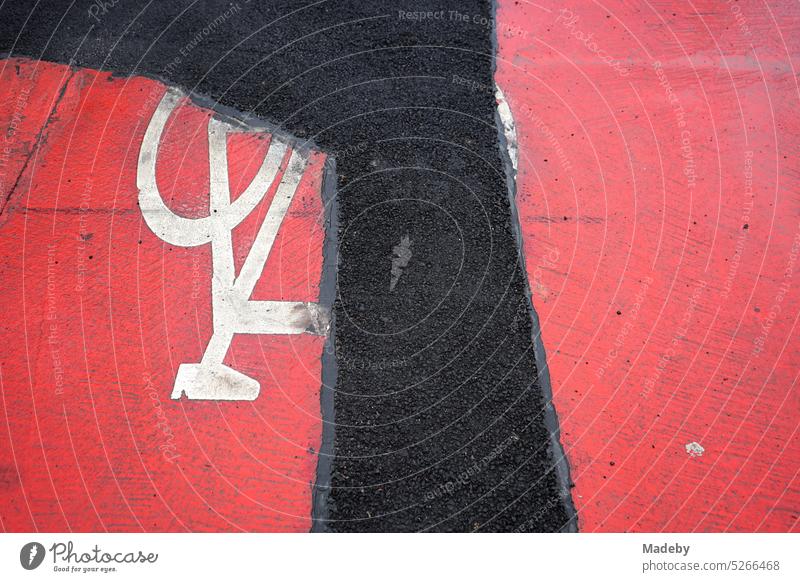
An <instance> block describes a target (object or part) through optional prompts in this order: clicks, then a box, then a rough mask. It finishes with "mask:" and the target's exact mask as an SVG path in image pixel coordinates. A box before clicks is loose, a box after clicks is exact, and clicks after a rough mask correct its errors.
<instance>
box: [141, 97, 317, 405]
mask: <svg viewBox="0 0 800 582" xmlns="http://www.w3.org/2000/svg"><path fill="white" fill-rule="evenodd" d="M182 98H183V94H182V93H180V92H179V91H176V90H173V89H170V90H168V91H167V93H166V94H165V95H164V97H163V98H162V99H161V102H160V103H159V105H158V108H157V109H156V111H155V113H154V114H153V117H152V118H151V120H150V124H149V125H148V127H147V131H146V132H145V136H144V139H143V140H142V147H141V150H140V151H139V166H138V172H137V178H136V183H137V187H138V188H139V206H140V208H141V211H142V215H143V216H144V220H145V222H146V223H147V226H148V227H149V228H150V230H152V231H153V233H154V234H155V235H156V236H158V237H159V238H161V239H162V240H164V241H165V242H167V243H169V244H173V245H177V246H184V247H194V246H199V245H203V244H209V243H210V244H211V256H212V271H213V272H212V275H211V300H212V302H211V307H212V319H213V325H214V332H213V335H212V336H211V340H210V341H209V342H208V346H207V347H206V350H205V353H204V354H203V358H202V360H201V362H200V363H198V364H193V363H184V364H181V365H180V367H179V368H178V374H177V376H176V378H175V386H174V388H173V391H172V398H173V399H179V398H180V397H181V395H182V394H185V395H186V397H187V398H189V399H192V400H254V399H255V398H256V397H257V396H258V394H259V392H260V389H261V387H260V385H259V383H258V381H257V380H255V379H253V378H250V377H249V376H246V375H244V374H242V373H241V372H238V371H236V370H234V369H232V368H229V367H228V366H226V365H225V364H223V363H222V362H223V359H224V358H225V355H226V354H227V352H228V349H229V348H230V345H231V341H232V339H233V336H234V334H237V333H246V334H299V333H313V334H317V335H325V334H326V333H327V332H328V328H329V325H330V314H329V312H328V310H326V309H325V308H323V307H321V306H320V305H318V304H316V303H307V302H302V301H252V300H250V296H251V294H252V292H253V289H254V288H255V285H256V283H257V281H258V279H259V277H260V276H261V274H262V272H263V270H264V265H265V264H266V261H267V258H268V257H269V253H270V250H271V249H272V245H273V244H274V242H275V237H276V236H277V234H278V229H279V228H280V226H281V223H282V222H283V219H284V217H285V216H286V212H287V211H288V210H289V205H290V204H291V203H292V199H293V198H294V194H295V192H296V190H297V186H298V184H299V183H300V179H301V178H302V176H303V172H304V170H305V167H306V163H307V160H306V158H305V157H304V156H303V155H302V154H301V153H299V152H297V151H292V153H291V155H290V157H289V163H288V166H287V168H286V171H285V172H284V174H283V176H282V178H281V181H280V184H279V185H278V188H277V190H276V192H275V196H274V198H273V200H272V202H271V203H270V206H269V210H268V211H267V216H266V217H265V219H264V222H263V223H262V224H261V227H260V228H259V231H258V234H257V235H256V238H255V241H254V242H253V245H252V247H251V249H250V252H249V253H248V255H247V257H246V258H245V261H244V264H243V265H242V269H241V271H240V272H239V276H238V277H236V276H235V267H234V260H233V239H232V231H233V229H234V228H235V227H236V226H237V225H238V224H239V223H241V222H242V220H244V218H245V217H246V216H247V215H248V214H250V212H252V211H253V209H254V208H255V207H256V206H257V205H258V203H259V202H261V201H262V200H263V198H264V196H265V195H266V193H267V191H268V190H269V188H270V186H271V184H272V183H273V182H274V180H275V178H276V176H277V175H278V172H279V170H280V164H281V160H283V158H284V155H285V154H286V151H287V148H288V145H287V144H286V143H284V142H282V141H280V140H279V139H278V138H277V137H275V136H273V138H272V140H271V141H270V145H269V150H268V151H267V154H266V156H265V157H264V161H263V163H262V164H261V167H260V168H259V170H258V172H257V173H256V175H255V177H254V178H253V181H252V182H251V183H250V185H248V187H247V188H246V189H245V191H244V192H243V193H242V195H241V196H239V197H238V198H237V199H236V200H235V201H233V202H231V193H230V185H229V183H228V156H227V136H228V133H230V132H231V131H232V130H233V129H234V128H233V127H232V126H231V125H229V124H227V123H225V122H224V121H221V120H218V119H216V118H212V119H211V120H210V121H209V124H208V150H209V174H210V200H209V202H210V204H209V210H210V211H209V216H207V217H204V218H186V217H184V216H179V215H178V214H175V213H174V212H172V211H171V210H170V209H169V208H168V207H167V205H166V204H165V203H164V200H163V199H162V197H161V194H160V192H159V191H158V185H157V184H156V171H155V170H156V160H157V158H158V145H159V143H160V142H161V136H162V134H163V133H164V127H165V126H166V123H167V120H168V119H169V117H170V115H171V114H172V111H173V110H174V109H175V107H176V106H177V105H178V103H179V102H180V100H181V99H182Z"/></svg>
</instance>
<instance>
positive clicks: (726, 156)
mask: <svg viewBox="0 0 800 582" xmlns="http://www.w3.org/2000/svg"><path fill="white" fill-rule="evenodd" d="M798 12H799V11H798V7H797V5H796V3H792V2H788V1H784V0H778V1H771V2H766V3H764V2H756V3H746V2H738V3H737V2H719V1H711V0H706V1H701V2H689V3H684V2H674V1H670V2H664V1H660V2H655V3H653V2H649V3H638V2H637V3H621V2H614V3H610V4H605V3H597V2H593V3H572V5H563V4H562V3H559V2H553V1H550V0H544V1H542V2H527V1H522V2H511V1H505V0H503V1H502V2H500V3H499V5H498V13H497V18H498V22H497V34H498V40H499V54H498V59H497V60H498V70H497V83H498V84H499V86H500V87H502V89H503V90H504V92H505V95H506V97H507V99H508V101H509V102H510V104H511V109H512V110H513V114H514V118H515V120H516V130H517V133H518V137H519V150H520V161H519V166H520V167H519V177H518V183H517V188H518V192H517V205H518V210H519V214H520V221H521V225H522V231H523V234H524V250H525V258H526V265H527V271H528V276H529V281H530V284H531V287H532V292H533V302H534V305H535V308H536V310H537V312H538V315H539V317H540V319H541V326H542V329H543V338H544V344H545V347H546V350H547V359H548V363H549V368H550V373H551V375H552V384H553V391H554V395H555V396H554V400H555V406H556V409H557V412H558V414H559V419H560V423H561V429H562V441H563V444H564V446H565V448H566V451H567V456H568V459H569V462H570V465H571V471H572V478H573V480H574V481H575V488H574V489H573V496H574V499H575V503H576V505H577V509H578V512H579V524H580V528H581V529H582V531H589V532H591V531H790V530H796V529H798V514H800V478H798V472H800V440H798V424H799V423H800V391H798V384H797V381H798V374H800V352H799V351H798V345H797V327H796V324H797V318H798V314H800V292H798V289H800V259H798V254H799V253H800V215H799V214H798V208H800V200H798V191H800V183H799V181H798V176H800V174H799V173H798V170H800V165H798V158H797V135H798V130H800V121H799V119H800V118H798V116H797V111H798V105H800V103H798V97H799V96H800V92H799V91H798V82H797V70H796V66H795V65H796V64H797V59H798V54H800V53H799V52H798V48H800V30H798V28H799V27H800V19H798ZM691 443H698V444H699V445H700V446H701V447H702V448H703V449H704V452H703V453H702V456H692V455H691V454H689V452H687V449H686V445H691ZM690 449H695V450H696V447H693V446H692V447H690Z"/></svg>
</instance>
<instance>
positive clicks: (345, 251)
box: [0, 0, 575, 531]
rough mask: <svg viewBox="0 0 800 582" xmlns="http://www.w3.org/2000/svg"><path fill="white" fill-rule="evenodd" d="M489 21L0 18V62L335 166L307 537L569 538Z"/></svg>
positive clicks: (291, 7)
mask: <svg viewBox="0 0 800 582" xmlns="http://www.w3.org/2000/svg"><path fill="white" fill-rule="evenodd" d="M34 6H35V8H34ZM93 7H94V8H93ZM456 11H457V14H456ZM420 12H425V13H432V14H433V16H429V15H428V14H426V15H425V18H421V17H420V15H419V13H420ZM415 13H416V14H415ZM492 22H493V8H492V4H491V2H486V1H476V0H461V1H458V2H441V3H438V4H436V5H433V4H431V3H425V2H405V1H404V2H380V1H366V0H338V1H333V0H328V1H323V2H312V3H302V2H296V1H291V2H289V1H287V2H276V1H269V2H256V1H252V2H247V1H245V0H239V1H238V2H237V1H235V0H234V1H230V0H228V1H225V2H220V1H204V2H186V1H170V2H155V1H154V2H149V3H146V2H134V1H132V0H131V1H128V0H125V1H118V2H114V1H107V2H104V3H103V2H99V1H96V0H92V1H83V2H73V3H72V4H71V5H70V4H69V2H65V1H44V2H38V3H36V2H23V1H16V2H6V3H4V4H3V5H2V8H0V51H4V52H5V53H10V54H11V55H12V56H28V57H32V58H38V59H43V60H48V61H55V62H63V63H72V64H75V65H76V66H86V67H92V68H98V69H103V70H109V71H114V72H116V73H118V74H120V75H130V74H138V75H147V76H151V77H157V78H160V79H162V80H164V81H165V82H168V83H170V84H176V85H179V86H181V87H183V88H184V89H186V90H188V91H190V92H193V93H195V94H198V95H206V96H209V97H211V98H213V99H215V100H218V101H219V103H220V104H221V105H222V106H224V107H229V108H235V109H237V110H239V111H242V112H245V113H248V114H251V115H253V116H255V117H258V118H261V119H264V120H268V121H270V122H272V123H275V124H278V125H279V126H281V127H282V128H285V129H286V130H287V131H289V132H291V133H293V134H295V135H297V136H298V137H301V138H303V139H307V140H309V141H311V142H313V143H315V144H317V145H318V146H319V147H321V148H322V149H324V150H326V151H327V152H329V153H330V154H331V155H332V156H334V157H335V166H336V172H337V180H338V182H337V185H336V186H337V188H336V189H337V192H336V196H337V206H338V225H339V231H338V248H339V256H338V280H337V296H336V302H335V318H336V328H335V329H336V332H335V338H334V341H333V342H331V343H329V345H328V348H329V350H330V349H332V350H333V351H334V355H335V361H336V368H337V369H336V370H335V371H334V373H330V371H329V373H328V375H327V376H326V377H327V378H336V386H335V391H333V394H332V395H333V398H332V410H327V411H326V412H327V416H328V418H326V421H328V422H330V420H331V418H330V417H331V413H332V415H333V418H334V419H335V428H334V430H333V432H331V430H330V425H328V427H327V428H326V435H327V437H328V438H329V437H330V436H333V458H332V459H330V458H327V457H326V458H325V459H324V460H323V462H321V465H320V467H321V470H320V487H318V489H317V494H316V495H315V517H316V518H317V519H316V524H315V527H314V529H315V530H331V531H419V530H426V531H476V530H477V531H515V530H516V531H562V530H574V529H575V515H574V512H573V510H572V503H571V499H570V495H569V484H567V483H565V480H566V479H568V478H567V477H565V474H564V471H563V470H561V471H557V470H556V468H557V466H558V464H557V462H556V457H559V460H561V459H560V457H561V452H560V449H559V448H558V447H557V446H554V443H553V442H551V435H552V434H555V430H557V426H556V425H554V421H553V419H554V416H553V415H552V414H550V416H549V418H550V420H548V414H546V407H545V398H544V396H543V394H545V393H546V391H543V389H542V386H541V384H540V382H539V380H538V378H537V367H536V361H537V356H536V354H535V349H534V348H535V344H534V342H533V341H532V339H531V338H532V337H534V335H535V334H534V329H533V321H532V318H531V312H530V300H529V297H528V296H527V295H526V291H527V284H526V280H525V275H524V270H523V269H522V268H521V265H520V259H519V252H518V248H517V244H516V241H515V231H514V228H515V225H514V223H513V218H512V216H513V215H512V208H511V204H510V198H509V196H508V190H507V178H506V168H505V166H504V162H503V159H502V157H501V150H500V144H499V140H498V132H497V126H496V120H495V100H494V96H493V90H492V86H493V78H492V72H493V54H494V45H493V34H494V33H493V28H492V26H493V25H492ZM539 351H541V350H539ZM539 357H540V358H541V357H542V354H541V353H540V354H539ZM330 395H331V393H330V392H328V393H327V395H326V394H323V409H325V402H324V401H325V399H326V398H328V399H329V400H330ZM328 408H329V409H330V402H329V406H328ZM328 446H329V447H330V442H328ZM330 452H331V451H330V450H328V451H327V453H330ZM325 453H326V451H324V450H323V454H325ZM326 461H328V462H326Z"/></svg>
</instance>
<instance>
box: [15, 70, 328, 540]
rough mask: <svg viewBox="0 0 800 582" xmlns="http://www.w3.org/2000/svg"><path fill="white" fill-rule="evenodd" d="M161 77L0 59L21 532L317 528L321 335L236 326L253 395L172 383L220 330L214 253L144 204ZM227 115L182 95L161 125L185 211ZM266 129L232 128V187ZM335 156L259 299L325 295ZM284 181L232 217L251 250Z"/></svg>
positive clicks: (164, 163)
mask: <svg viewBox="0 0 800 582" xmlns="http://www.w3.org/2000/svg"><path fill="white" fill-rule="evenodd" d="M164 91H165V87H164V86H163V85H161V84H160V83H157V82H155V81H152V80H148V79H143V78H131V79H119V78H113V77H112V76H111V75H109V74H106V73H98V72H95V71H91V70H72V69H70V68H68V67H66V66H62V65H54V64H46V63H40V62H39V63H37V62H34V61H27V60H16V59H15V60H6V61H2V62H0V125H2V127H3V136H2V137H3V144H2V145H3V147H4V148H5V150H4V152H3V155H2V160H0V161H2V164H1V165H0V177H2V181H0V195H1V196H2V200H3V203H4V208H3V211H2V215H0V253H2V255H3V257H4V260H3V264H2V267H1V268H0V281H1V282H0V297H1V298H2V299H0V301H2V309H3V314H4V317H3V321H2V324H1V325H0V330H1V331H0V341H1V342H2V344H3V346H4V347H3V352H2V361H1V362H0V396H2V398H1V399H0V410H1V411H2V412H1V413H0V434H2V438H0V508H2V515H0V523H2V527H3V530H5V531H28V530H37V531H106V530H108V531H140V530H143V531H184V530H192V531H239V530H247V531H307V530H309V528H310V525H311V492H312V484H313V481H314V478H315V473H316V462H317V455H316V452H317V451H318V450H319V447H320V442H321V427H322V425H321V420H320V409H319V408H320V400H319V391H320V385H321V380H320V372H321V370H320V367H321V363H320V357H321V353H322V349H323V345H324V338H323V337H319V336H311V335H297V336H275V335H272V336H270V335H247V336H245V335H238V336H235V337H234V340H233V344H232V346H231V350H230V351H229V353H228V356H227V358H226V364H227V365H229V366H231V367H233V368H235V369H236V370H238V371H240V372H243V373H245V374H247V375H249V376H252V377H253V378H256V379H257V380H259V382H260V383H261V387H262V388H261V394H260V396H259V397H258V398H257V399H256V400H255V401H253V402H210V401H192V400H186V399H183V400H181V401H173V400H170V399H169V396H170V393H171V391H172V387H173V382H174V379H175V374H176V372H177V368H178V365H179V364H180V363H183V362H197V361H199V358H200V356H201V355H202V353H203V350H204V349H205V345H206V342H207V341H208V339H209V337H210V335H211V323H212V321H211V297H210V282H211V280H210V269H211V258H210V248H209V245H204V246H201V247H195V248H182V247H174V246H171V245H169V244H166V243H164V242H163V241H161V240H160V239H159V238H158V237H156V236H155V235H154V234H153V233H152V232H151V231H150V230H149V228H148V227H147V226H146V224H145V223H144V221H143V219H142V214H141V212H140V211H139V208H138V203H137V196H138V191H137V187H136V168H137V159H138V155H139V147H140V145H141V142H142V138H143V135H144V131H145V129H146V127H147V123H148V122H149V120H150V116H151V115H152V113H153V111H154V110H155V108H156V106H157V105H158V102H159V100H160V98H161V96H162V95H163V93H164ZM210 115H211V112H210V111H208V110H205V109H202V108H199V107H197V106H194V105H192V104H191V103H189V102H185V103H184V104H183V105H181V106H180V108H179V110H178V111H176V113H175V114H174V115H173V117H172V118H171V120H170V122H169V125H168V126H167V130H166V132H165V135H164V137H163V139H162V142H161V143H162V146H161V150H160V152H159V160H158V166H157V178H158V182H159V185H160V188H161V192H162V194H163V196H164V199H165V200H166V201H167V203H168V205H169V206H170V207H171V208H172V209H173V210H175V211H176V212H179V213H180V214H183V215H186V216H195V217H196V216H202V215H203V213H204V212H206V213H207V211H208V172H209V170H208V143H207V133H206V126H207V123H208V119H209V117H210ZM268 139H269V137H268V136H267V135H265V134H259V135H235V136H232V137H231V138H230V139H229V144H228V156H229V161H230V171H229V175H230V180H231V186H232V190H233V191H234V192H233V195H234V196H235V195H237V194H238V193H240V192H241V191H242V190H243V189H244V187H245V186H246V185H247V184H248V183H249V181H250V179H251V177H252V176H253V175H254V173H255V171H256V170H257V168H258V166H259V165H260V163H261V160H262V158H263V155H264V152H265V148H266V146H267V144H268ZM286 161H287V159H285V160H284V165H285V163H286ZM323 162H324V156H323V155H321V154H311V161H310V167H309V169H308V170H307V172H306V174H305V175H304V178H303V180H302V182H301V185H300V188H299V190H298V192H297V194H296V195H295V198H294V201H293V202H292V206H291V207H290V209H289V212H288V215H287V217H286V219H285V221H284V223H283V226H282V228H281V230H280V231H279V234H278V237H277V240H276V242H275V245H274V247H273V249H272V253H271V255H270V258H269V260H268V262H267V265H266V267H265V270H264V274H263V276H262V278H261V280H260V282H259V285H258V286H257V287H256V289H255V291H254V294H253V298H254V299H278V300H280V299H284V300H292V301H298V300H299V301H317V300H318V297H319V280H320V275H321V268H322V244H323V238H324V233H323V208H322V200H321V195H320V192H321V175H322V164H323ZM20 172H21V173H20ZM15 184H16V186H15ZM276 184H277V180H276V182H275V184H274V185H273V190H274V187H275V185H276ZM271 196H272V193H270V194H268V195H267V196H266V199H265V200H264V201H263V202H262V203H261V206H260V207H258V208H257V209H256V210H255V211H254V212H253V215H252V216H250V217H249V218H248V219H246V220H245V221H244V222H243V223H242V224H241V225H240V226H239V227H238V228H237V230H236V231H234V246H235V253H236V256H237V260H238V261H239V262H238V263H237V264H240V263H241V259H242V258H243V257H244V255H246V253H247V250H248V249H249V245H250V243H251V242H252V240H253V237H254V235H255V232H256V229H257V228H258V227H259V226H260V224H261V219H262V218H263V215H264V212H265V211H266V208H267V207H268V204H269V201H270V199H271Z"/></svg>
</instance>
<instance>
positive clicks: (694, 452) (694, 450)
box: [686, 442, 706, 457]
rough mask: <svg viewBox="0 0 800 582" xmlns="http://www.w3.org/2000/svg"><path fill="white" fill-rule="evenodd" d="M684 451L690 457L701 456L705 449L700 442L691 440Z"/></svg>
mask: <svg viewBox="0 0 800 582" xmlns="http://www.w3.org/2000/svg"><path fill="white" fill-rule="evenodd" d="M686 452H687V453H688V454H689V456H690V457H702V456H703V453H705V452H706V450H705V449H704V448H703V446H702V445H701V444H700V443H696V442H691V443H688V444H687V445H686Z"/></svg>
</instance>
